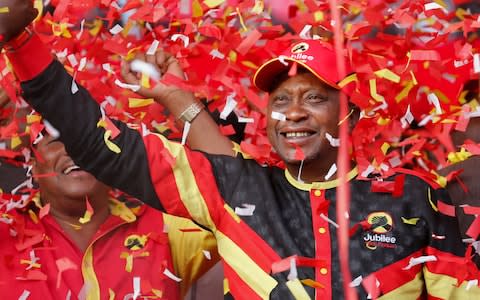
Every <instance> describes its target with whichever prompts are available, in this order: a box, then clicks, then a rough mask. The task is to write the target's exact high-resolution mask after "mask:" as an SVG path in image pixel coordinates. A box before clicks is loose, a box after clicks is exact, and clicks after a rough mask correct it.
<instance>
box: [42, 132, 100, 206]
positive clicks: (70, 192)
mask: <svg viewBox="0 0 480 300" xmlns="http://www.w3.org/2000/svg"><path fill="white" fill-rule="evenodd" d="M35 149H36V161H35V163H34V166H33V173H34V175H36V176H37V182H38V184H39V187H40V191H41V193H42V195H44V196H51V197H69V198H84V197H85V196H92V195H95V194H97V193H100V192H102V193H103V192H105V191H106V190H108V187H107V186H106V185H104V184H103V183H101V182H99V181H98V180H97V179H96V178H95V177H93V175H91V174H90V173H88V172H86V171H83V170H81V169H80V168H79V167H78V166H76V165H75V163H74V162H73V160H72V159H71V158H70V156H68V155H67V152H66V151H65V147H64V145H63V144H62V143H61V142H60V141H58V140H55V139H54V138H53V137H51V136H49V135H46V136H45V137H44V138H43V139H42V140H41V141H40V142H39V143H38V144H37V146H36V147H35ZM42 175H46V176H42Z"/></svg>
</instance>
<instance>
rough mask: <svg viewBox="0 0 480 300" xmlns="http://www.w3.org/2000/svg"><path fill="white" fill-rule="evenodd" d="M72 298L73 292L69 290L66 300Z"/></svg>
mask: <svg viewBox="0 0 480 300" xmlns="http://www.w3.org/2000/svg"><path fill="white" fill-rule="evenodd" d="M71 298H72V291H71V290H68V292H67V296H66V297H65V300H70V299H71Z"/></svg>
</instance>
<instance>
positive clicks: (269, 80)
mask: <svg viewBox="0 0 480 300" xmlns="http://www.w3.org/2000/svg"><path fill="white" fill-rule="evenodd" d="M283 61H289V62H296V63H297V64H299V65H301V66H302V67H304V68H305V69H307V70H309V71H310V72H311V73H312V74H313V75H315V76H316V77H317V78H318V79H320V81H322V82H323V83H325V84H327V85H329V86H331V87H332V88H334V89H337V90H339V89H340V87H339V86H338V85H337V84H336V83H333V82H329V81H327V80H325V79H324V78H323V77H322V76H320V75H319V74H317V72H315V71H314V70H313V69H311V68H310V67H309V66H307V65H306V64H305V63H303V62H301V61H298V60H296V59H293V58H290V57H284V58H283ZM289 69H290V64H288V65H285V64H283V63H282V62H281V61H280V59H279V58H273V59H271V60H269V61H267V62H266V63H264V64H263V65H262V66H260V68H258V70H257V72H256V73H255V75H254V76H253V84H254V85H255V86H256V87H257V88H259V89H260V90H262V91H264V92H269V91H270V89H271V87H272V84H273V82H274V80H275V79H276V78H277V76H278V75H279V74H281V73H283V72H288V70H289Z"/></svg>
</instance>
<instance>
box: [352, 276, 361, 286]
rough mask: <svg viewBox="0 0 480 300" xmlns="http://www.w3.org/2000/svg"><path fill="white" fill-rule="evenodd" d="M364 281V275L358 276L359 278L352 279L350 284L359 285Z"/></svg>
mask: <svg viewBox="0 0 480 300" xmlns="http://www.w3.org/2000/svg"><path fill="white" fill-rule="evenodd" d="M362 281H363V277H362V276H358V277H357V278H355V279H354V280H352V282H350V284H349V286H350V287H357V286H359V285H360V284H361V283H362Z"/></svg>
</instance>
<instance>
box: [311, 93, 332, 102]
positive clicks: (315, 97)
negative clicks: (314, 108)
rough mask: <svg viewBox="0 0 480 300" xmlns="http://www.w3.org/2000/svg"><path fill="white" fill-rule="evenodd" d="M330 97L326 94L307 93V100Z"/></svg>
mask: <svg viewBox="0 0 480 300" xmlns="http://www.w3.org/2000/svg"><path fill="white" fill-rule="evenodd" d="M327 99H328V97H327V96H325V95H320V94H309V95H307V100H309V101H319V102H320V101H326V100H327Z"/></svg>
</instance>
